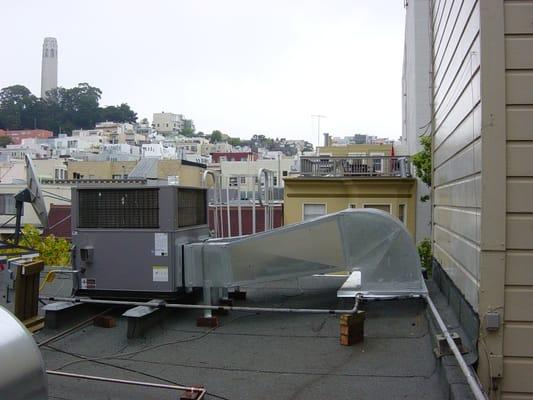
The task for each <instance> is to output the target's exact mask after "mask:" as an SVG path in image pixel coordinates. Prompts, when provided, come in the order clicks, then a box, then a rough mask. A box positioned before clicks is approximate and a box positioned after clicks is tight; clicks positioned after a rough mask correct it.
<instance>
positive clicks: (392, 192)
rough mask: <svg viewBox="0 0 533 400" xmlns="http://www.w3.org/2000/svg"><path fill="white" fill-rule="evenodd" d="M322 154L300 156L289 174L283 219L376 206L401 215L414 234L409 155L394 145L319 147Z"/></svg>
mask: <svg viewBox="0 0 533 400" xmlns="http://www.w3.org/2000/svg"><path fill="white" fill-rule="evenodd" d="M378 150H381V151H378ZM319 153H320V155H319V156H302V157H301V158H300V172H299V175H297V176H291V177H287V178H285V192H284V200H285V201H284V203H285V205H284V223H285V224H293V223H296V222H300V221H304V220H306V219H311V218H315V217H317V216H320V215H324V214H330V213H333V212H337V211H341V210H344V209H346V208H377V209H381V210H384V211H387V212H389V213H391V214H392V215H394V216H396V217H397V218H398V219H400V220H401V221H402V222H403V223H404V224H405V225H406V227H407V229H408V230H409V232H410V233H411V235H412V236H413V237H415V233H416V212H415V211H416V193H417V192H416V184H417V181H416V179H414V178H413V177H411V175H410V168H409V158H408V157H394V156H392V153H393V150H392V146H390V145H351V146H331V147H321V148H319ZM376 153H379V154H376Z"/></svg>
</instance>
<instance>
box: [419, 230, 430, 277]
mask: <svg viewBox="0 0 533 400" xmlns="http://www.w3.org/2000/svg"><path fill="white" fill-rule="evenodd" d="M418 255H419V256H420V264H422V268H424V269H425V270H427V271H428V272H431V262H432V258H433V254H432V253H431V240H429V239H427V238H426V239H424V240H422V241H421V242H420V243H419V244H418Z"/></svg>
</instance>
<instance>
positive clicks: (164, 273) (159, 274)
mask: <svg viewBox="0 0 533 400" xmlns="http://www.w3.org/2000/svg"><path fill="white" fill-rule="evenodd" d="M152 280H153V281H154V282H168V267H165V266H164V265H154V266H153V267H152Z"/></svg>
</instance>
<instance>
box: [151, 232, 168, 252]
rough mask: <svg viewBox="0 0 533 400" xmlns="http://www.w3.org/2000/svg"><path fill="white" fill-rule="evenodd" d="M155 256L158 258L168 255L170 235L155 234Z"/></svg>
mask: <svg viewBox="0 0 533 400" xmlns="http://www.w3.org/2000/svg"><path fill="white" fill-rule="evenodd" d="M154 254H155V255H156V256H167V255H168V234H166V233H154Z"/></svg>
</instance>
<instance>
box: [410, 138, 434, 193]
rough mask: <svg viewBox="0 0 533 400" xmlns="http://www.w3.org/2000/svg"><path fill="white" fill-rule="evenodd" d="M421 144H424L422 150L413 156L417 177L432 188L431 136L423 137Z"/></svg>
mask: <svg viewBox="0 0 533 400" xmlns="http://www.w3.org/2000/svg"><path fill="white" fill-rule="evenodd" d="M420 144H422V150H421V151H419V152H418V153H416V154H415V155H414V156H413V158H412V161H413V165H414V166H415V168H416V176H418V177H419V178H420V179H421V180H422V182H424V183H425V184H426V185H428V186H431V136H429V135H427V136H422V137H421V138H420Z"/></svg>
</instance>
